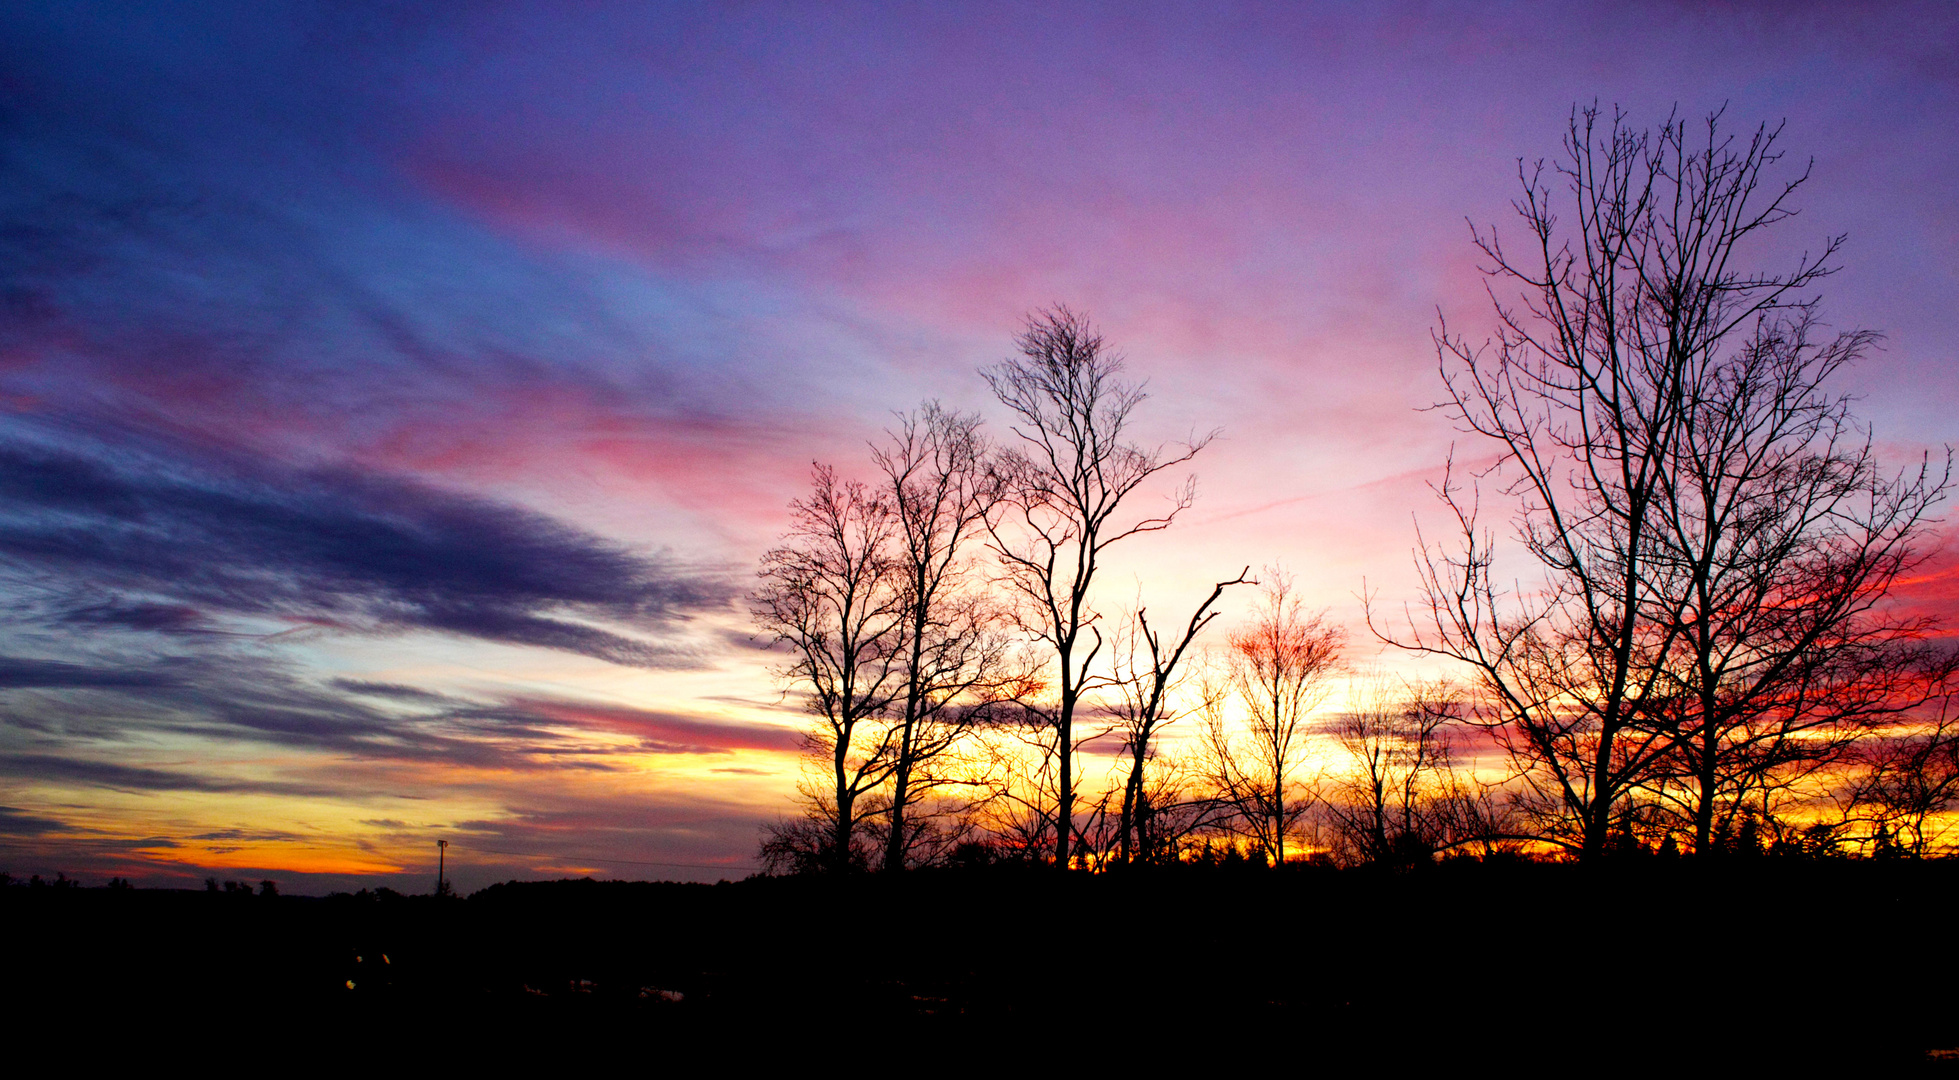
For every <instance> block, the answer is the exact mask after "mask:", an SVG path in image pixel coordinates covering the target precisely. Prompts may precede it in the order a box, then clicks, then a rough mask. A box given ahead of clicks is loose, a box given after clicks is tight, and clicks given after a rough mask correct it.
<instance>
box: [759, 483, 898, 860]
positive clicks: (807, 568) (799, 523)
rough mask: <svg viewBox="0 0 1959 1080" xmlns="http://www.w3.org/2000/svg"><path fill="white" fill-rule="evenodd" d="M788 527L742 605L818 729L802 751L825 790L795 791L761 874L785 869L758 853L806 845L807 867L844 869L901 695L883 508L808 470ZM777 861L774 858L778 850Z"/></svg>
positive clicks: (888, 762)
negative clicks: (793, 814)
mask: <svg viewBox="0 0 1959 1080" xmlns="http://www.w3.org/2000/svg"><path fill="white" fill-rule="evenodd" d="M790 509H791V511H792V514H793V520H794V525H793V527H792V528H791V530H790V532H789V534H788V536H787V537H786V538H785V542H784V544H783V545H782V546H780V547H777V548H775V549H773V550H771V551H769V552H768V553H767V554H766V555H764V556H763V557H762V569H761V572H760V574H761V578H762V586H761V588H760V589H759V590H757V591H756V592H755V593H754V594H753V595H752V596H751V597H750V610H751V612H752V614H753V616H754V618H755V621H756V625H757V626H758V627H759V628H760V629H761V631H762V632H763V633H764V634H766V635H768V637H769V639H770V643H771V644H772V645H778V646H783V647H786V650H787V651H788V653H789V655H790V660H789V662H788V663H787V664H785V665H784V666H783V667H782V668H780V669H779V670H778V675H779V677H780V678H781V679H782V682H783V685H784V687H785V691H787V692H794V693H798V694H801V695H802V696H803V698H804V701H805V705H806V707H807V708H808V710H809V712H810V713H811V714H812V715H814V716H815V717H817V718H818V721H819V726H818V728H817V730H816V731H815V733H814V734H812V735H811V736H810V737H809V742H810V749H811V750H812V751H813V753H814V754H816V755H817V756H818V757H819V758H820V759H821V760H822V762H823V765H822V771H823V772H824V774H825V781H824V782H822V783H818V784H814V785H808V786H806V787H805V788H804V789H803V791H802V794H803V797H804V801H805V804H806V805H805V818H806V819H807V820H816V821H820V822H821V823H822V826H823V827H822V829H821V830H812V829H811V828H810V827H809V826H808V825H807V824H806V822H794V821H792V822H788V823H785V824H783V825H780V826H778V827H777V828H776V829H774V830H772V832H771V836H770V837H769V840H768V841H766V842H765V843H764V855H765V858H769V859H770V860H771V862H772V864H773V863H774V862H776V861H780V860H783V859H788V858H790V856H788V855H786V854H773V855H772V854H771V853H770V852H771V847H770V845H771V844H773V845H774V846H775V847H776V848H784V847H785V845H788V846H791V847H793V846H794V845H795V844H796V843H798V842H800V841H804V840H814V839H815V837H816V835H818V833H819V832H820V833H821V834H822V837H823V839H822V844H823V848H822V850H821V852H820V853H819V854H818V856H817V857H816V859H815V861H816V862H818V863H820V864H822V865H825V866H828V867H829V868H831V869H835V870H845V869H850V868H851V867H852V865H853V863H854V862H855V861H856V860H857V857H858V854H859V853H858V851H857V848H858V843H857V841H858V836H857V830H858V827H859V826H860V825H861V824H863V822H864V821H865V820H866V819H867V818H869V817H874V816H876V815H878V814H880V813H882V812H884V811H885V810H886V809H887V804H885V803H884V802H883V801H882V800H867V799H866V798H865V797H866V796H867V795H869V794H871V793H872V792H875V791H876V789H877V788H879V787H880V786H882V785H883V784H884V782H885V781H886V780H887V779H889V778H890V776H891V772H892V769H893V768H894V764H895V755H894V754H893V753H892V743H893V734H894V731H895V729H894V728H892V727H890V726H889V725H884V724H880V723H878V722H877V721H878V718H880V717H882V716H883V715H884V713H885V712H886V710H888V709H889V708H890V707H891V704H892V702H893V700H894V699H895V698H896V697H897V696H898V695H900V694H902V693H903V692H904V684H905V670H906V669H905V663H904V660H905V653H904V649H903V647H902V640H903V639H902V634H901V631H902V628H903V626H904V619H905V612H906V606H905V593H904V590H903V588H902V587H901V585H902V583H901V579H900V578H899V577H898V576H897V575H896V574H895V573H894V569H895V565H894V563H893V560H892V551H891V548H892V539H893V536H894V533H895V532H896V530H897V528H898V526H897V516H896V513H895V511H894V509H893V507H892V505H891V503H890V501H889V500H887V499H885V498H883V497H882V496H881V495H880V493H878V492H875V491H872V490H869V489H867V488H865V487H864V486H863V485H862V484H858V483H854V482H844V481H839V480H838V479H837V476H836V472H835V470H834V469H832V468H831V467H830V466H827V465H818V466H816V467H815V470H814V478H813V484H812V490H811V492H810V495H809V497H808V498H805V499H798V500H796V501H795V502H793V503H791V504H790ZM785 850H786V849H785Z"/></svg>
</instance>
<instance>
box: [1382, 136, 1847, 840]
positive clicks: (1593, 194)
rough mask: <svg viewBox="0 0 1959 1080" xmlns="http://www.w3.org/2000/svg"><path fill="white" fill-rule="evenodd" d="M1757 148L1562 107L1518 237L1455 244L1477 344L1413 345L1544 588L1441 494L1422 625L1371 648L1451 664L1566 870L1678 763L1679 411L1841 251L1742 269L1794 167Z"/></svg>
mask: <svg viewBox="0 0 1959 1080" xmlns="http://www.w3.org/2000/svg"><path fill="white" fill-rule="evenodd" d="M1778 134H1779V129H1769V128H1767V127H1761V128H1757V129H1756V130H1755V131H1754V132H1753V133H1752V135H1750V136H1749V137H1747V138H1746V139H1745V140H1737V139H1734V138H1732V137H1730V136H1729V135H1727V134H1726V133H1725V132H1724V131H1722V130H1721V127H1720V123H1719V114H1718V113H1717V114H1716V115H1715V116H1713V117H1710V118H1709V119H1708V120H1707V122H1706V123H1705V124H1704V125H1701V126H1699V127H1695V126H1692V125H1689V124H1688V123H1686V122H1684V121H1680V120H1678V119H1673V118H1670V119H1669V120H1668V121H1667V122H1666V123H1665V124H1663V125H1662V126H1661V127H1660V128H1659V129H1658V130H1657V131H1653V132H1648V131H1644V130H1638V129H1635V128H1633V127H1631V126H1629V125H1628V124H1626V123H1625V121H1624V118H1623V116H1622V115H1620V114H1617V113H1615V114H1614V115H1613V116H1612V117H1611V118H1610V119H1609V120H1601V118H1600V116H1599V113H1598V110H1597V109H1596V108H1591V109H1584V110H1574V112H1573V115H1572V119H1571V123H1570V126H1569V129H1568V133H1567V135H1566V138H1565V146H1564V155H1563V158H1562V159H1561V160H1560V161H1559V162H1558V164H1557V165H1556V166H1555V167H1554V168H1553V169H1552V170H1551V171H1550V173H1549V174H1548V175H1547V173H1546V170H1545V166H1544V164H1543V163H1542V162H1539V163H1538V164H1537V165H1536V167H1534V168H1531V167H1524V168H1520V170H1519V175H1520V179H1521V181H1522V188H1523V192H1522V195H1521V197H1520V198H1519V199H1518V201H1517V202H1516V203H1515V206H1516V209H1517V212H1518V214H1519V215H1520V217H1521V218H1522V219H1523V225H1524V232H1525V235H1526V238H1527V243H1525V244H1524V245H1523V247H1522V248H1521V249H1513V248H1511V247H1510V246H1508V245H1506V244H1505V243H1504V242H1503V241H1502V239H1501V238H1500V236H1499V234H1498V232H1497V231H1496V230H1495V229H1491V230H1489V231H1487V232H1486V231H1482V230H1478V231H1476V233H1475V242H1476V244H1477V246H1478V247H1479V248H1480V249H1481V250H1482V251H1483V253H1484V254H1485V256H1487V258H1488V259H1489V265H1488V267H1487V268H1486V272H1487V273H1488V275H1489V277H1490V294H1491V297H1492V299H1493V303H1494V306H1495V313H1496V317H1497V322H1498V329H1497V332H1496V334H1495V337H1494V340H1493V341H1492V342H1490V343H1489V344H1488V345H1487V346H1485V347H1482V348H1478V347H1474V346H1472V345H1470V344H1469V343H1468V342H1466V341H1465V340H1463V339H1462V338H1460V337H1455V336H1451V335H1450V334H1449V332H1448V331H1447V329H1446V327H1445V328H1444V329H1442V330H1441V331H1439V332H1438V333H1437V335H1436V343H1437V352H1438V356H1439V358H1440V361H1441V368H1442V374H1443V379H1444V383H1445V386H1446V388H1447V399H1446V401H1445V402H1444V406H1443V407H1444V409H1445V410H1446V411H1447V412H1448V413H1449V414H1450V415H1451V416H1453V417H1454V418H1455V419H1456V420H1457V421H1458V422H1459V423H1460V424H1462V425H1463V426H1464V427H1465V428H1466V429H1467V430H1469V431H1471V432H1473V433H1475V434H1477V435H1480V436H1483V437H1484V438H1486V439H1487V440H1489V442H1490V443H1492V444H1494V446H1495V448H1496V449H1497V451H1498V454H1499V457H1500V461H1499V464H1498V466H1497V467H1496V469H1495V470H1494V476H1495V477H1496V479H1497V481H1498V483H1499V485H1500V488H1501V491H1502V492H1503V494H1504V495H1506V496H1508V497H1510V498H1511V499H1513V500H1514V502H1515V505H1516V514H1515V518H1514V524H1515V527H1516V530H1517V533H1518V536H1519V538H1520V539H1521V541H1522V546H1523V549H1524V550H1525V552H1527V553H1528V554H1529V555H1530V556H1531V557H1532V558H1533V559H1534V560H1535V561H1536V562H1537V563H1538V565H1539V566H1540V567H1541V568H1542V570H1543V578H1542V581H1541V584H1540V585H1539V586H1538V587H1537V588H1536V589H1534V590H1531V591H1527V592H1518V593H1514V594H1513V593H1511V592H1510V591H1508V590H1506V589H1505V588H1503V587H1502V586H1501V585H1500V584H1499V579H1498V578H1497V576H1496V575H1495V573H1494V572H1493V563H1492V559H1493V551H1492V542H1493V541H1492V538H1491V537H1490V535H1489V534H1488V533H1487V532H1486V531H1485V530H1484V529H1483V528H1482V527H1480V526H1479V524H1478V521H1477V498H1476V487H1475V486H1474V485H1472V486H1471V487H1470V488H1469V490H1468V491H1465V490H1464V488H1463V487H1462V486H1460V485H1459V484H1456V483H1454V482H1445V484H1444V486H1443V489H1442V495H1443V498H1444V500H1445V502H1446V503H1447V504H1448V506H1449V508H1450V510H1451V512H1452V514H1453V516H1454V518H1455V520H1456V524H1457V525H1458V526H1459V527H1460V529H1461V531H1462V537H1463V540H1462V545H1461V547H1460V548H1458V549H1450V548H1447V547H1445V546H1442V545H1431V544H1430V543H1428V542H1427V541H1426V540H1423V541H1422V542H1421V548H1420V550H1419V552H1418V558H1417V562H1418V568H1419V569H1420V571H1421V572H1422V576H1423V580H1424V585H1425V604H1424V609H1425V610H1424V611H1423V612H1422V614H1421V616H1420V617H1419V619H1417V620H1415V625H1414V628H1413V629H1412V630H1411V631H1410V632H1408V634H1406V635H1405V636H1396V637H1394V640H1396V641H1397V642H1398V643H1399V644H1403V645H1405V646H1407V647H1409V648H1413V649H1416V650H1420V651H1424V652H1429V653H1434V654H1439V655H1442V656H1447V657H1452V658H1455V659H1457V660H1460V661H1463V662H1464V663H1466V664H1468V665H1469V666H1470V668H1471V669H1472V670H1473V671H1474V672H1475V673H1476V676H1477V678H1478V682H1479V684H1480V690H1481V694H1480V701H1479V704H1478V710H1477V716H1478V717H1479V718H1480V719H1481V720H1482V721H1483V722H1485V723H1486V724H1488V725H1489V726H1490V728H1491V729H1492V730H1493V732H1494V733H1495V734H1496V736H1497V737H1498V739H1499V740H1500V741H1501V742H1502V743H1503V744H1504V745H1505V747H1506V748H1507V749H1508V750H1509V751H1510V753H1511V755H1512V759H1513V761H1514V762H1515V763H1516V765H1517V767H1518V771H1519V775H1520V779H1521V780H1522V782H1523V783H1524V784H1525V785H1526V787H1527V789H1528V790H1529V791H1531V792H1533V793H1534V794H1535V796H1536V799H1535V800H1534V802H1533V805H1534V807H1535V808H1536V809H1537V810H1538V811H1539V828H1540V830H1541V835H1542V836H1543V838H1545V839H1547V840H1550V841H1553V842H1555V843H1559V844H1563V845H1565V846H1567V847H1568V848H1569V849H1570V850H1572V851H1573V852H1575V853H1577V854H1578V855H1579V856H1580V857H1582V858H1589V857H1592V856H1595V855H1598V854H1600V853H1602V852H1603V851H1605V850H1606V846H1607V842H1608V839H1609V838H1610V836H1611V834H1612V831H1613V829H1614V828H1615V826H1616V825H1618V824H1621V823H1622V822H1621V818H1622V816H1623V814H1624V812H1625V811H1626V810H1627V809H1628V808H1629V805H1630V803H1631V801H1632V796H1633V794H1634V793H1635V792H1636V791H1637V790H1638V789H1639V788H1640V787H1641V785H1643V784H1647V783H1650V782H1651V781H1652V780H1653V778H1654V777H1655V776H1656V775H1659V774H1660V773H1661V772H1662V771H1663V770H1664V769H1665V768H1666V767H1667V763H1668V761H1669V759H1670V758H1671V757H1672V756H1674V755H1676V754H1677V753H1678V752H1679V740H1680V728H1679V726H1678V725H1677V724H1676V723H1675V722H1673V721H1672V720H1670V719H1668V713H1669V710H1672V709H1677V708H1678V706H1679V703H1680V701H1681V688H1680V686H1679V685H1678V683H1677V680H1675V679H1674V678H1673V675H1674V674H1675V673H1674V672H1672V671H1671V670H1670V668H1669V663H1670V661H1671V659H1672V658H1674V657H1676V656H1677V655H1678V654H1679V650H1680V647H1681V645H1682V642H1683V640H1684V639H1685V637H1686V636H1687V635H1689V634H1690V633H1691V632H1692V627H1693V625H1694V622H1695V616H1696V612H1697V610H1698V609H1696V608H1695V607H1694V605H1695V603H1696V601H1695V599H1694V590H1692V589H1691V588H1685V587H1683V578H1682V576H1681V574H1680V572H1679V571H1680V569H1681V559H1680V549H1681V548H1683V547H1684V546H1685V545H1683V544H1682V543H1680V542H1679V541H1678V539H1677V537H1673V536H1670V533H1671V532H1677V530H1674V529H1670V521H1669V516H1668V515H1669V514H1670V513H1671V510H1670V509H1669V503H1668V500H1669V499H1670V498H1671V497H1672V496H1673V493H1674V492H1676V491H1680V490H1682V488H1681V481H1683V480H1684V479H1685V477H1684V476H1683V474H1682V471H1681V470H1682V468H1683V455H1686V456H1691V454H1692V450H1691V447H1692V440H1693V439H1694V438H1695V432H1694V428H1695V425H1696V424H1698V423H1701V422H1702V421H1703V419H1705V418H1706V417H1707V416H1708V415H1709V414H1708V411H1707V409H1706V408H1705V407H1704V406H1703V405H1702V402H1703V401H1706V400H1710V399H1712V400H1718V399H1720V398H1721V397H1722V396H1723V395H1730V396H1731V395H1732V394H1733V392H1734V390H1733V388H1732V387H1724V384H1723V382H1722V380H1723V379H1725V378H1727V377H1728V376H1727V375H1726V374H1724V372H1725V371H1726V370H1727V369H1726V368H1724V364H1726V363H1727V360H1726V358H1727V357H1728V356H1729V355H1730V354H1731V352H1732V351H1733V350H1734V349H1735V348H1736V346H1737V345H1738V344H1740V343H1741V342H1742V341H1745V340H1747V339H1749V336H1750V333H1751V328H1753V327H1757V326H1761V325H1773V324H1775V322H1776V320H1778V319H1784V318H1786V317H1788V316H1790V315H1792V314H1796V315H1799V314H1800V313H1801V312H1803V311H1804V310H1805V308H1804V305H1805V304H1806V303H1808V299H1807V296H1806V293H1805V291H1804V290H1806V289H1808V288H1809V287H1810V286H1812V285H1814V284H1815V283H1816V282H1818V281H1819V280H1820V279H1821V278H1822V277H1823V276H1825V275H1826V274H1828V273H1829V272H1830V270H1831V267H1830V260H1831V259H1832V258H1833V257H1834V255H1835V253H1836V251H1837V249H1838V246H1839V244H1840V243H1841V238H1840V237H1837V238H1831V239H1829V240H1828V241H1826V242H1825V243H1824V244H1823V246H1822V248H1821V250H1820V251H1815V252H1811V253H1807V254H1804V255H1802V256H1800V257H1797V258H1795V259H1793V260H1791V262H1790V263H1789V264H1788V265H1787V266H1786V268H1785V269H1784V270H1783V271H1782V272H1780V273H1775V272H1768V271H1760V270H1755V269H1751V268H1748V267H1747V266H1746V265H1745V263H1744V258H1743V255H1744V252H1743V249H1744V247H1745V246H1746V245H1747V244H1748V243H1749V242H1750V241H1751V240H1752V239H1754V238H1755V237H1757V236H1758V234H1760V233H1762V232H1763V231H1764V230H1766V229H1769V228H1771V227H1772V226H1774V225H1776V224H1777V223H1779V222H1782V221H1785V220H1787V219H1788V218H1789V217H1790V216H1791V215H1792V214H1793V213H1794V211H1793V209H1791V207H1790V205H1789V203H1790V199H1791V196H1793V195H1794V193H1795V192H1796V190H1797V189H1798V188H1799V187H1800V186H1801V185H1802V183H1803V182H1804V181H1805V180H1806V179H1807V176H1808V174H1807V172H1806V171H1805V172H1804V173H1802V174H1800V175H1796V176H1794V177H1792V178H1790V179H1788V180H1785V181H1775V180H1773V179H1772V177H1771V173H1772V171H1773V169H1774V167H1775V165H1776V163H1777V161H1778V160H1779V158H1780V156H1781V155H1780V153H1779V152H1778V151H1777V150H1776V149H1775V143H1776V139H1777V136H1778ZM1554 186H1555V187H1561V188H1562V189H1563V190H1562V192H1558V191H1555V190H1554ZM1513 288H1514V289H1515V290H1516V298H1515V299H1514V300H1509V299H1505V298H1503V297H1502V296H1501V295H1500V291H1507V290H1509V289H1513ZM1765 320H1766V323H1765ZM1842 347H1843V348H1846V349H1849V350H1850V351H1853V352H1854V350H1855V348H1856V340H1855V339H1854V338H1853V339H1851V340H1849V341H1846V342H1845V343H1844V344H1843V346H1842ZM1744 351H1745V350H1744ZM1737 550H1745V544H1744V545H1743V548H1741V549H1737Z"/></svg>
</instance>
